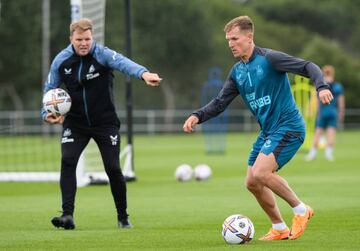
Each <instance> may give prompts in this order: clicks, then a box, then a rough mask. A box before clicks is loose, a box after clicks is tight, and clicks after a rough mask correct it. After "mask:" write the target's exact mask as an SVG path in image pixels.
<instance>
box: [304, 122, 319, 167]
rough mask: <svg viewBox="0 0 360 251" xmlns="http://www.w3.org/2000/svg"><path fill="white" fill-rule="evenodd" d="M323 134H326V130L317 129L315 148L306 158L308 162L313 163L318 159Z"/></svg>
mask: <svg viewBox="0 0 360 251" xmlns="http://www.w3.org/2000/svg"><path fill="white" fill-rule="evenodd" d="M323 133H324V130H323V129H322V128H316V129H315V135H314V142H313V146H312V148H311V149H310V151H309V153H308V154H307V155H306V157H305V160H306V161H311V160H314V159H315V158H316V154H317V149H318V148H319V142H320V138H321V136H322V135H323Z"/></svg>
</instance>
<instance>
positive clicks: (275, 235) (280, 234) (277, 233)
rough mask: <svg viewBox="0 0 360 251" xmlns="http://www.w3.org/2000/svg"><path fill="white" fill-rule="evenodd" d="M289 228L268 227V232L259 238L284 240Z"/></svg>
mask: <svg viewBox="0 0 360 251" xmlns="http://www.w3.org/2000/svg"><path fill="white" fill-rule="evenodd" d="M289 234H290V229H289V228H285V229H284V230H275V229H273V228H270V230H269V232H268V233H267V234H265V235H264V236H263V237H261V238H259V240H260V241H279V240H286V239H287V238H288V237H289Z"/></svg>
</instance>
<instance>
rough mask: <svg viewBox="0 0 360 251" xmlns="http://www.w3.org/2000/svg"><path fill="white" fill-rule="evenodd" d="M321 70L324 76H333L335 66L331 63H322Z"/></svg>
mask: <svg viewBox="0 0 360 251" xmlns="http://www.w3.org/2000/svg"><path fill="white" fill-rule="evenodd" d="M322 71H323V73H324V75H325V76H330V77H335V67H334V66H332V65H324V66H323V68H322Z"/></svg>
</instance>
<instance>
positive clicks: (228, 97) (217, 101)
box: [183, 74, 239, 133]
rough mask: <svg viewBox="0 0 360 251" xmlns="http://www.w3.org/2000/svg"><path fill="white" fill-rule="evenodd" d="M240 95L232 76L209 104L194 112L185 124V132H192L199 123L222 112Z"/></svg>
mask: <svg viewBox="0 0 360 251" xmlns="http://www.w3.org/2000/svg"><path fill="white" fill-rule="evenodd" d="M238 95H239V91H238V89H237V88H236V85H235V82H234V80H233V79H232V77H231V74H230V76H229V77H228V79H227V80H226V81H225V84H224V86H223V88H222V89H221V90H220V92H219V94H218V95H217V97H216V98H214V99H213V100H211V101H210V102H209V103H208V104H207V105H205V106H204V107H202V108H200V109H199V110H197V111H195V112H193V113H192V114H191V115H190V117H189V118H188V119H187V120H186V121H185V123H184V125H183V130H184V132H187V133H190V132H192V131H193V130H194V128H195V126H196V125H197V124H201V123H203V122H205V121H207V120H209V119H211V118H213V117H216V116H217V115H219V114H220V113H222V112H223V111H224V110H225V109H226V107H228V105H229V104H230V103H231V102H232V101H233V100H234V98H235V97H236V96H238Z"/></svg>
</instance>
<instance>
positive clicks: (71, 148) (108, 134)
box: [60, 124, 127, 218]
mask: <svg viewBox="0 0 360 251" xmlns="http://www.w3.org/2000/svg"><path fill="white" fill-rule="evenodd" d="M91 138H93V139H94V141H95V142H96V144H97V146H98V147H99V150H100V153H101V157H102V160H103V163H104V167H105V171H106V174H107V175H108V177H109V180H110V186H111V192H112V195H113V198H114V202H115V206H116V209H117V213H118V216H119V217H120V218H123V217H127V212H126V207H127V202H126V183H125V180H124V176H123V174H122V172H121V169H120V160H119V154H120V135H119V128H118V127H116V126H108V127H74V126H66V125H65V124H64V127H63V132H62V138H61V142H62V143H61V154H62V157H61V175H60V188H61V195H62V209H63V214H70V215H73V213H74V202H75V194H76V166H77V163H78V160H79V157H80V154H81V153H82V151H83V150H84V149H85V147H86V145H87V144H88V143H89V141H90V139H91Z"/></svg>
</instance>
